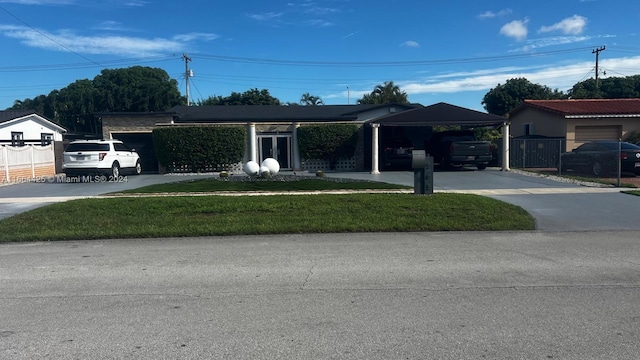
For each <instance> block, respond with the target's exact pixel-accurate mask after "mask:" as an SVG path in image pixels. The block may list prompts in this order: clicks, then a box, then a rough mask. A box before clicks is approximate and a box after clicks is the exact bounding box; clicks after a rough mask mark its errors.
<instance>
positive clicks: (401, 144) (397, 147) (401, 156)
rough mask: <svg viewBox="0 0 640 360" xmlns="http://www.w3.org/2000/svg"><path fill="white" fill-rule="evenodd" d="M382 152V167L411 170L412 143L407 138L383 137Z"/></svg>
mask: <svg viewBox="0 0 640 360" xmlns="http://www.w3.org/2000/svg"><path fill="white" fill-rule="evenodd" d="M383 145H384V149H383V152H382V163H383V167H384V169H387V170H390V169H393V170H411V162H412V161H413V144H412V143H411V140H409V139H385V140H383Z"/></svg>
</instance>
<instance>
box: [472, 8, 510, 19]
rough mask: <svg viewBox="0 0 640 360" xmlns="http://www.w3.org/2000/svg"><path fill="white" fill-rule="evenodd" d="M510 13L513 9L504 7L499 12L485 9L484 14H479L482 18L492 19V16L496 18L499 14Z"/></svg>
mask: <svg viewBox="0 0 640 360" xmlns="http://www.w3.org/2000/svg"><path fill="white" fill-rule="evenodd" d="M509 14H511V9H503V10H500V11H498V12H493V11H485V12H483V13H482V14H480V15H478V18H480V19H492V18H496V17H499V16H505V15H509Z"/></svg>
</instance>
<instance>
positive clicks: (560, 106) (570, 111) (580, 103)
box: [509, 99, 640, 116]
mask: <svg viewBox="0 0 640 360" xmlns="http://www.w3.org/2000/svg"><path fill="white" fill-rule="evenodd" d="M525 108H534V109H539V110H542V111H548V112H553V113H557V114H561V115H564V116H569V115H640V99H572V100H524V101H523V102H522V103H521V104H520V106H518V107H517V108H516V109H514V110H513V111H512V112H511V113H510V114H509V115H510V116H513V115H514V114H515V113H517V112H519V111H521V110H523V109H525Z"/></svg>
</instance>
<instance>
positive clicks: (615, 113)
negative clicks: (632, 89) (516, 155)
mask: <svg viewBox="0 0 640 360" xmlns="http://www.w3.org/2000/svg"><path fill="white" fill-rule="evenodd" d="M509 121H510V122H511V129H510V132H511V135H512V136H513V137H515V138H517V137H541V136H544V137H552V138H564V139H566V147H565V149H564V150H565V151H571V150H572V149H574V148H576V147H578V146H579V145H581V144H583V143H585V142H588V141H591V140H618V139H623V140H624V139H625V137H626V136H627V135H628V134H629V133H630V132H632V131H640V99H572V100H524V101H523V102H522V103H521V104H520V105H519V106H518V107H517V108H515V109H514V110H513V111H511V112H510V113H509Z"/></svg>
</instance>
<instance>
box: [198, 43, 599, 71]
mask: <svg viewBox="0 0 640 360" xmlns="http://www.w3.org/2000/svg"><path fill="white" fill-rule="evenodd" d="M585 49H591V47H581V48H573V49H564V50H555V51H546V52H539V53H526V54H514V55H500V56H486V57H473V58H452V59H437V60H415V61H373V62H370V61H357V62H340V61H305V60H277V59H265V58H249V57H235V56H223V55H210V54H195V55H193V57H195V58H200V59H207V60H214V61H224V62H236V63H254V64H264V65H287V66H323V67H324V66H326V67H355V66H358V67H363V66H367V67H369V66H372V67H375V66H427V65H446V64H460V63H471V62H489V61H498V60H513V59H522V58H531V57H541V56H552V55H560V54H567V53H574V52H582V51H584V50H585Z"/></svg>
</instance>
